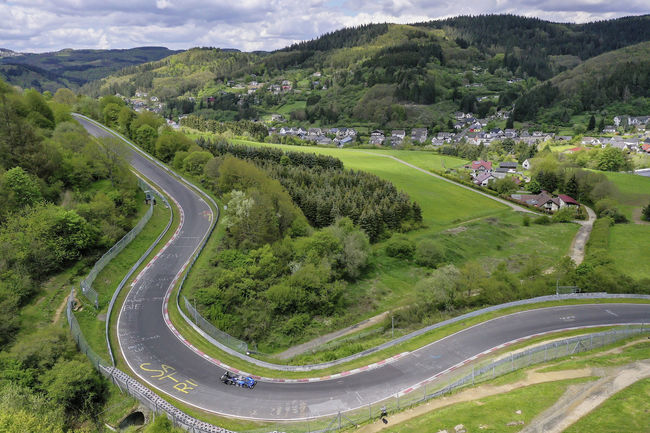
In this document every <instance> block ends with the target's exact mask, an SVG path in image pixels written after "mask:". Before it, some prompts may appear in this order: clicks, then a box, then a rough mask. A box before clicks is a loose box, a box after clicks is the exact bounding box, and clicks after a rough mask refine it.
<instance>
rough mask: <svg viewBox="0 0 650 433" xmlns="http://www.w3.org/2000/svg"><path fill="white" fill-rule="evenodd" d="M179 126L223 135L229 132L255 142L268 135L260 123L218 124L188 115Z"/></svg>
mask: <svg viewBox="0 0 650 433" xmlns="http://www.w3.org/2000/svg"><path fill="white" fill-rule="evenodd" d="M181 125H183V126H187V127H189V128H193V129H197V130H199V131H204V132H213V133H215V134H223V133H225V132H231V133H232V134H234V135H237V136H249V137H252V138H254V139H255V140H257V141H263V140H264V138H265V137H266V136H267V135H268V130H267V129H266V126H264V124H262V123H258V122H251V121H249V120H240V121H237V122H219V121H216V120H208V119H204V118H202V117H200V116H194V115H190V116H187V117H184V118H183V119H181Z"/></svg>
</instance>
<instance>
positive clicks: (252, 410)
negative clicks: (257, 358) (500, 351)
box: [77, 118, 650, 420]
mask: <svg viewBox="0 0 650 433" xmlns="http://www.w3.org/2000/svg"><path fill="white" fill-rule="evenodd" d="M77 120H78V121H79V122H80V123H81V124H82V125H83V126H84V127H85V128H86V129H87V130H88V131H89V132H90V133H91V134H93V135H95V136H106V135H109V133H107V132H106V131H104V130H103V129H101V128H98V127H97V126H95V125H93V124H92V123H90V122H88V121H86V120H84V119H82V118H77ZM132 165H133V167H134V168H135V169H136V170H137V171H139V172H140V173H142V174H143V175H144V176H146V177H147V178H149V179H150V180H151V181H152V182H154V183H155V184H156V185H157V186H158V187H159V188H161V189H163V190H164V191H165V192H166V193H167V194H168V195H170V196H171V197H173V198H174V200H176V202H177V203H178V206H179V207H180V208H181V209H182V214H183V215H184V219H183V224H182V226H181V228H180V231H179V232H178V236H177V237H176V238H175V239H174V240H173V241H171V242H170V243H169V244H168V246H167V248H166V249H165V250H164V251H163V252H162V254H160V256H159V257H158V259H157V260H156V261H155V262H154V263H153V264H151V265H150V266H149V267H148V269H147V270H146V271H145V272H144V273H143V274H142V275H141V277H140V278H139V279H138V280H137V282H136V283H135V284H134V285H133V287H132V288H131V291H130V292H129V294H128V296H127V298H126V300H125V302H124V305H123V306H122V308H121V310H120V312H119V318H118V323H117V327H118V329H117V333H118V340H119V345H120V350H121V352H122V354H123V356H124V358H125V359H126V361H127V363H128V364H129V366H130V367H131V370H132V372H133V373H134V374H136V375H137V376H139V377H140V378H141V379H142V380H143V381H145V382H146V383H147V384H148V385H149V386H151V387H153V388H157V389H159V390H161V391H163V392H165V393H167V394H169V395H171V396H172V397H174V398H176V399H178V400H181V401H183V402H185V403H187V404H190V405H193V406H196V407H199V408H202V409H204V410H207V411H211V412H214V413H219V414H222V415H227V416H233V417H242V418H256V419H267V420H286V419H300V418H308V417H315V416H322V415H331V414H336V413H337V412H338V411H345V410H348V409H354V408H357V407H360V406H364V405H367V404H369V403H374V402H376V401H379V400H382V399H384V398H387V397H390V396H393V395H395V394H396V393H398V392H400V391H402V390H404V389H407V388H409V387H411V386H412V385H414V384H416V383H419V382H421V381H423V380H426V379H428V378H430V377H432V376H434V375H436V374H437V373H439V372H442V371H444V370H446V369H448V368H450V367H452V366H454V365H457V364H459V363H461V362H463V361H465V360H467V359H468V358H471V357H473V356H475V355H477V354H480V353H482V352H484V351H487V350H490V349H492V348H494V347H496V346H499V345H501V344H504V343H508V342H510V341H513V340H516V339H519V338H523V337H527V336H530V335H532V334H538V333H543V332H552V331H557V330H560V329H567V328H573V327H584V326H598V325H611V324H628V323H650V304H618V303H612V304H590V305H570V306H563V307H551V308H543V309H537V310H529V311H525V312H521V313H515V314H511V315H509V316H504V317H500V318H497V319H493V320H490V321H488V322H484V323H482V324H480V325H476V326H473V327H471V328H467V329H465V330H463V331H460V332H458V333H456V334H454V335H452V336H449V337H447V338H444V339H443V340H440V341H437V342H435V343H433V344H430V345H428V346H426V347H424V348H421V349H419V350H417V351H414V352H411V353H410V354H408V355H406V356H404V357H402V358H400V359H399V360H397V361H394V362H392V363H389V364H386V365H384V366H382V367H380V368H377V369H374V370H369V371H364V372H361V373H357V374H352V375H349V376H345V377H342V378H338V379H331V380H324V381H319V382H309V383H264V382H260V383H258V384H257V386H256V387H255V389H253V390H249V389H244V388H237V387H233V386H227V385H224V384H222V383H221V382H220V380H219V378H220V376H221V374H222V373H223V370H222V369H220V368H219V367H217V366H216V365H214V364H212V363H211V362H209V361H208V360H206V359H204V358H202V357H201V356H199V355H197V354H196V353H194V352H192V351H191V350H190V349H189V348H187V347H186V346H185V345H184V344H183V343H182V342H181V341H180V340H179V338H178V337H177V336H176V335H174V333H172V332H171V331H170V330H169V328H168V327H167V325H166V324H165V321H164V319H163V298H164V295H165V293H166V292H167V290H168V288H169V287H170V285H171V284H172V282H173V280H174V278H175V277H176V275H177V274H178V273H179V271H180V270H181V269H182V268H183V266H184V264H185V263H186V262H187V261H188V260H189V259H190V257H191V256H192V255H193V253H194V252H195V250H196V249H197V247H198V246H199V245H200V243H201V242H202V240H203V238H204V237H205V235H206V233H207V232H208V230H209V227H210V223H211V218H213V215H212V212H211V210H210V207H209V206H208V205H207V203H206V202H205V201H204V200H203V199H202V198H201V197H200V196H199V195H198V194H197V193H195V192H194V191H193V190H191V189H190V188H188V187H187V186H185V185H184V184H183V183H181V182H180V181H178V180H177V179H176V178H174V177H173V176H171V175H170V174H169V173H168V172H167V171H166V170H165V169H163V168H161V167H160V166H159V165H157V164H156V163H154V162H152V161H151V160H149V159H148V158H146V157H145V156H143V155H141V154H139V153H137V152H133V159H132ZM174 211H175V212H178V210H177V209H175V210H174Z"/></svg>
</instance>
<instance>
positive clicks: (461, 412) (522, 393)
mask: <svg viewBox="0 0 650 433" xmlns="http://www.w3.org/2000/svg"><path fill="white" fill-rule="evenodd" d="M630 341H631V340H629V339H628V340H623V341H619V342H617V343H614V344H612V345H609V346H606V347H603V348H600V349H598V350H596V351H590V352H582V353H580V354H577V355H571V356H569V357H566V358H563V359H562V360H560V361H559V362H557V361H553V362H551V363H547V364H546V365H548V367H546V368H543V366H542V368H540V366H532V367H530V368H528V369H523V370H517V371H515V372H513V373H509V374H506V375H504V376H501V377H500V378H497V379H495V380H492V381H489V382H487V383H485V384H483V385H481V387H494V386H499V385H504V384H513V385H521V386H522V387H520V388H516V389H514V390H512V391H510V392H507V393H503V394H497V395H492V396H489V397H484V398H479V399H472V397H471V395H469V396H468V398H467V401H463V402H461V403H455V404H451V405H449V406H445V407H442V408H440V409H437V410H435V411H433V410H432V411H427V413H425V414H423V415H419V416H413V417H410V416H408V414H400V415H401V417H403V419H406V418H408V420H406V421H403V422H400V423H399V424H396V425H394V426H391V427H389V428H388V429H384V430H383V431H386V432H401V433H407V432H418V433H420V432H422V433H426V432H437V431H439V430H442V429H447V430H448V431H453V428H454V426H456V425H458V424H463V425H464V426H465V429H466V430H467V431H472V432H473V431H487V432H490V431H513V432H514V431H519V430H521V429H522V428H523V426H525V425H528V424H530V421H532V420H533V419H534V418H535V416H537V415H538V414H540V413H542V412H543V411H544V410H545V409H547V408H549V407H550V406H552V405H553V404H554V403H555V402H556V401H557V400H558V399H559V398H560V397H561V396H562V394H563V393H564V392H565V391H566V389H567V387H568V386H569V385H571V384H576V383H581V382H584V381H589V380H594V379H595V377H584V378H578V379H571V380H558V381H553V382H546V383H539V384H536V385H528V386H524V385H525V380H526V377H527V376H528V373H529V372H530V371H531V370H535V371H538V372H539V373H547V372H560V373H561V372H563V371H567V370H576V369H583V368H598V367H615V366H621V365H625V364H627V363H630V362H634V361H638V360H642V359H647V358H648V356H650V344H649V343H648V342H647V341H645V340H643V339H642V340H639V339H638V337H637V338H636V339H632V343H630ZM627 344H630V345H629V347H624V348H622V349H620V352H619V351H613V349H616V348H618V347H621V346H623V345H627ZM649 391H650V379H644V380H641V381H639V382H637V383H635V384H634V385H632V386H630V387H629V388H626V389H625V390H623V391H621V392H619V393H618V394H616V395H615V396H614V397H612V398H610V399H609V400H608V401H606V402H605V403H604V404H603V405H601V406H600V407H599V408H597V409H596V410H595V411H593V412H591V413H590V414H588V415H586V416H585V417H584V418H582V419H581V420H580V421H578V422H577V423H576V424H574V425H572V426H571V427H569V429H567V430H566V431H567V432H582V431H590V432H591V431H594V432H611V431H645V430H644V428H645V426H647V425H648V423H649V422H650V418H649V415H648V412H647V410H645V407H646V406H647V405H646V404H645V403H646V400H647V398H646V396H647V394H648V392H649ZM454 394H455V393H454ZM454 394H452V396H453V395H454ZM420 408H422V407H420ZM420 408H418V409H420ZM416 410H417V409H416ZM518 410H520V411H521V413H520V414H518V413H516V411H518ZM425 411H426V409H425ZM390 418H391V417H389V419H390ZM512 421H524V424H523V425H511V426H508V425H507V423H509V422H512ZM481 426H482V427H483V428H481Z"/></svg>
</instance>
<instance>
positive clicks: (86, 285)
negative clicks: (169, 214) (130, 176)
mask: <svg viewBox="0 0 650 433" xmlns="http://www.w3.org/2000/svg"><path fill="white" fill-rule="evenodd" d="M138 186H139V187H140V189H142V190H143V191H144V192H145V194H147V196H151V197H152V198H153V196H154V195H155V196H156V197H157V198H158V199H160V200H162V201H163V202H164V203H165V204H166V205H167V206H169V205H168V204H167V200H166V199H165V198H164V197H162V196H160V195H158V193H157V191H156V190H155V189H154V188H152V187H151V186H150V185H149V184H148V183H147V182H145V181H144V180H143V179H141V178H140V177H138ZM150 203H151V204H150V206H149V209H147V212H145V214H144V215H143V217H142V218H141V219H140V221H138V223H137V224H136V225H135V227H133V228H132V229H131V231H129V232H128V233H127V234H125V235H124V236H123V237H122V239H120V240H119V241H117V243H116V244H115V245H113V246H112V247H111V248H110V249H109V250H108V251H106V253H104V255H103V256H102V257H101V258H100V259H99V260H97V262H96V263H95V266H93V268H92V269H91V270H90V272H89V273H88V275H87V276H86V278H84V279H83V280H82V281H81V284H80V285H81V292H82V293H83V295H84V296H85V297H86V298H87V299H88V300H89V301H90V302H92V303H93V305H94V306H95V308H97V309H99V308H100V303H104V301H108V299H110V297H108V298H107V299H106V300H103V299H100V295H99V293H97V291H96V290H95V289H93V287H92V286H93V283H94V282H95V278H97V275H99V273H100V272H101V271H102V270H103V269H104V268H105V267H106V265H108V263H109V262H110V261H111V260H113V258H115V256H117V255H118V254H119V253H120V252H122V250H123V249H124V248H125V247H126V246H127V245H128V244H130V243H131V241H132V240H133V239H135V237H136V236H137V235H138V234H139V233H140V232H141V231H142V229H143V228H144V226H145V225H146V224H147V223H148V222H149V220H150V219H151V216H152V215H153V200H151V201H150Z"/></svg>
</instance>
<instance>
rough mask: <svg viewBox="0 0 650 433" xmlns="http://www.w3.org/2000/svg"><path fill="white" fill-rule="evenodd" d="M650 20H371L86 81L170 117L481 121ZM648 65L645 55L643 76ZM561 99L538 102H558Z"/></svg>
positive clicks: (644, 34) (385, 124) (644, 37)
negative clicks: (262, 47)
mask: <svg viewBox="0 0 650 433" xmlns="http://www.w3.org/2000/svg"><path fill="white" fill-rule="evenodd" d="M649 24H650V15H645V16H638V17H627V18H620V19H615V20H609V21H602V22H598V23H589V24H580V25H578V24H560V23H552V22H548V21H542V20H539V19H533V18H525V17H518V16H513V15H487V16H476V17H457V18H451V19H447V20H438V21H431V22H426V23H416V24H413V25H401V24H369V25H363V26H358V27H354V28H346V29H341V30H337V31H335V32H331V33H328V34H325V35H323V36H321V37H319V38H317V39H314V40H311V41H305V42H301V43H297V44H294V45H291V46H289V47H286V48H284V49H281V50H277V51H274V52H272V53H266V52H252V53H243V52H233V51H226V50H220V49H214V48H195V49H192V50H188V51H186V52H183V53H179V54H176V55H172V56H170V57H167V58H165V59H162V60H159V61H156V62H151V63H146V64H143V65H139V66H133V67H129V68H125V69H123V70H121V71H119V72H118V73H115V74H113V75H111V76H109V77H106V78H104V79H101V80H98V81H95V82H92V83H88V84H87V85H85V86H84V88H83V89H82V90H83V91H84V92H86V93H88V94H91V95H93V96H98V95H105V94H115V93H120V94H122V95H127V96H129V95H133V94H134V93H135V91H136V90H138V89H139V90H144V91H147V92H149V93H151V94H154V95H155V96H157V97H158V98H160V99H161V100H162V101H163V102H165V103H166V109H165V111H164V112H163V114H164V115H167V116H174V115H182V114H188V113H196V114H198V115H200V116H202V117H205V118H209V119H214V120H220V121H228V120H239V119H260V118H261V119H268V118H270V117H271V114H273V113H280V114H283V115H284V116H285V118H289V119H290V120H292V121H294V122H296V123H300V124H302V125H306V124H310V125H312V126H324V125H341V126H354V127H358V128H365V129H372V128H379V127H381V128H412V127H417V126H424V127H428V128H435V127H436V126H437V127H438V128H439V129H448V128H450V124H449V121H450V120H451V116H450V114H451V113H453V112H454V111H458V110H460V111H463V112H472V113H474V114H475V115H477V117H481V118H482V117H486V116H487V115H489V114H494V113H495V112H497V111H499V110H510V109H511V108H512V104H513V102H514V101H515V100H517V98H519V97H520V96H522V95H531V94H532V95H535V92H539V90H535V89H539V88H543V89H545V88H547V87H540V86H538V85H539V84H540V83H542V82H544V81H546V80H547V79H551V78H553V77H557V76H558V74H561V73H563V72H565V71H574V72H572V73H573V74H574V75H576V76H579V75H581V74H583V73H584V71H586V70H587V69H589V68H590V66H589V64H588V65H587V66H585V67H583V68H580V65H581V64H583V63H585V62H588V61H589V60H590V59H592V58H597V57H598V56H601V55H604V54H605V53H608V52H612V50H621V49H623V48H625V47H630V46H634V45H635V44H637V45H638V44H643V43H644V42H647V41H649V40H650V33H649V30H648V29H649V28H650V25H649ZM638 50H641V52H639V51H638ZM644 53H645V52H644V51H643V45H641V46H640V48H634V49H632V48H631V49H630V50H627V51H626V50H623V51H620V52H619V54H617V55H612V56H610V57H603V58H601V59H600V60H595V61H594V62H596V63H598V62H600V63H601V64H602V62H617V64H619V63H626V61H625V57H626V56H638V55H639V54H641V55H643V54H644ZM596 63H594V64H596ZM646 66H647V65H646V63H641V64H639V68H640V73H641V74H644V73H645V72H644V71H646V72H647V67H646ZM576 67H577V68H578V69H574V68H576ZM610 67H613V66H611V65H610ZM585 68H587V69H585ZM623 72H624V71H623ZM637 72H638V71H637ZM567 74H568V72H567ZM637 75H638V74H637ZM283 82H284V84H283ZM281 86H284V88H281ZM536 86H537V87H536ZM289 88H290V89H291V90H290V91H288V89H289ZM531 89H533V90H532V91H531ZM597 89H598V92H601V93H602V92H604V91H605V90H603V89H602V88H597ZM622 89H623V90H624V89H625V86H623V87H622ZM646 89H647V86H646ZM530 92H532V93H530ZM630 92H631V93H630V94H632V95H633V96H642V95H641V94H640V92H635V91H632V90H630ZM542 94H543V91H542ZM626 94H627V93H626ZM543 96H544V95H543ZM555 96H556V95H553V97H552V98H550V99H552V100H551V101H550V102H549V101H546V100H543V101H539V100H538V101H537V102H536V104H537V105H542V106H545V105H549V104H552V103H554V102H555V99H554V98H555ZM619 96H622V95H619ZM616 97H618V96H615V95H614V96H611V95H610V96H606V97H604V101H605V102H604V103H611V102H612V100H613V99H615V98H616ZM538 99H543V98H538ZM547 99H549V98H547ZM592 99H593V98H592ZM533 100H534V98H533ZM596 105H597V104H596ZM596 105H595V104H594V103H590V104H582V105H580V106H577V107H574V110H573V112H579V111H583V110H588V109H592V108H593V107H594V106H596ZM522 106H524V105H523V104H522ZM601 106H602V104H601ZM520 114H521V113H520ZM535 115H536V112H534V113H533V114H532V115H529V114H525V115H520V116H519V117H520V118H521V119H522V120H524V119H525V120H534V119H535Z"/></svg>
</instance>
